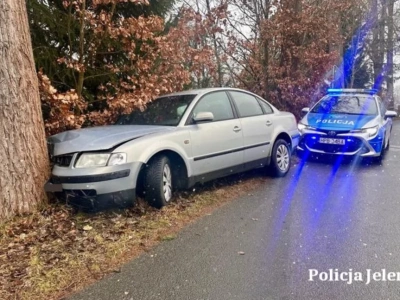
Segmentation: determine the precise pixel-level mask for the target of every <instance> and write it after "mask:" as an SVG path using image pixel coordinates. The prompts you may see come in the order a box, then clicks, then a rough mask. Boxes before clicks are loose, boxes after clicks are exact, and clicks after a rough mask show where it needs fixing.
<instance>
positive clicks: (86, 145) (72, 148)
mask: <svg viewBox="0 0 400 300" xmlns="http://www.w3.org/2000/svg"><path fill="white" fill-rule="evenodd" d="M172 130H175V127H169V126H147V125H109V126H99V127H91V128H84V129H77V130H70V131H65V132H61V133H58V134H56V135H53V136H51V137H49V138H48V139H47V143H48V145H49V151H50V154H51V155H54V156H57V155H62V154H67V153H74V152H84V151H98V150H108V149H111V148H113V147H115V146H117V145H119V144H122V143H124V142H127V141H130V140H133V139H136V138H139V137H142V136H145V135H148V134H153V133H157V132H163V131H172Z"/></svg>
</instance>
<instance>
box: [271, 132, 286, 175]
mask: <svg viewBox="0 0 400 300" xmlns="http://www.w3.org/2000/svg"><path fill="white" fill-rule="evenodd" d="M290 162H291V151H290V147H289V144H288V143H287V142H286V141H285V140H281V139H279V140H277V141H276V142H275V144H274V147H273V148H272V153H271V166H270V167H271V171H272V174H273V175H274V176H276V177H283V176H285V175H286V174H287V173H288V172H289V170H290Z"/></svg>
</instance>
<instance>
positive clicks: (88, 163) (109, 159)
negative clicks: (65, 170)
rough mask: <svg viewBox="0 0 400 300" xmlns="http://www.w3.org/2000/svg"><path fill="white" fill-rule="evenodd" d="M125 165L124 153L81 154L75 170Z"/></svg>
mask: <svg viewBox="0 0 400 300" xmlns="http://www.w3.org/2000/svg"><path fill="white" fill-rule="evenodd" d="M124 163H126V153H83V154H82V155H81V156H80V157H79V159H78V161H77V162H76V164H75V168H94V167H105V166H115V165H120V164H124Z"/></svg>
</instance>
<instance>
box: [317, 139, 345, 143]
mask: <svg viewBox="0 0 400 300" xmlns="http://www.w3.org/2000/svg"><path fill="white" fill-rule="evenodd" d="M319 142H320V143H321V144H331V145H344V144H345V140H344V139H333V138H319Z"/></svg>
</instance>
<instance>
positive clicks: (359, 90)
mask: <svg viewBox="0 0 400 300" xmlns="http://www.w3.org/2000/svg"><path fill="white" fill-rule="evenodd" d="M377 92H378V90H376V89H328V94H333V93H361V94H376V93H377Z"/></svg>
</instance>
